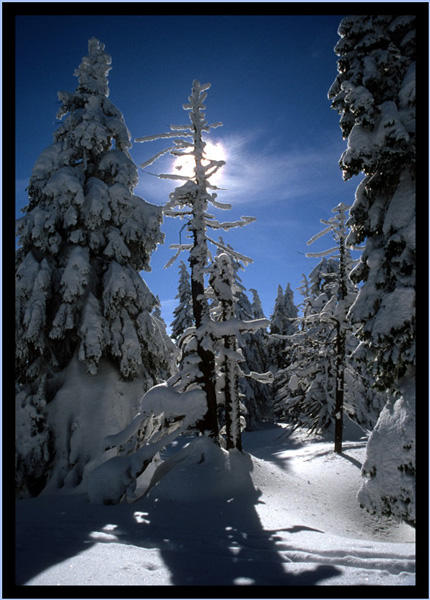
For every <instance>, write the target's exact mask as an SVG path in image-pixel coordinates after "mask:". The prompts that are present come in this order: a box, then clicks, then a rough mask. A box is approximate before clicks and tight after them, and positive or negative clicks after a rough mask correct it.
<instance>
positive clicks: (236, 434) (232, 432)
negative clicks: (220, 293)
mask: <svg viewBox="0 0 430 600" xmlns="http://www.w3.org/2000/svg"><path fill="white" fill-rule="evenodd" d="M224 347H225V348H226V349H227V350H230V349H233V350H235V349H236V342H235V340H234V338H232V337H231V336H226V337H225V338H224ZM224 362H225V367H224V368H225V389H224V397H225V429H226V446H227V450H231V449H232V448H237V449H238V450H240V451H242V435H241V431H240V401H239V386H238V376H237V364H236V362H235V360H234V359H232V358H229V357H228V356H227V357H226V358H225V361H224Z"/></svg>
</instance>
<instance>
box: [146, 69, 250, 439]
mask: <svg viewBox="0 0 430 600" xmlns="http://www.w3.org/2000/svg"><path fill="white" fill-rule="evenodd" d="M209 87H210V84H205V85H201V84H200V83H199V82H198V81H197V80H195V81H194V82H193V86H192V90H191V95H190V96H189V102H187V103H186V104H184V105H183V108H184V110H187V111H189V119H190V122H191V125H172V126H171V128H170V129H171V131H170V132H167V133H163V134H158V135H154V136H146V137H143V138H138V139H137V140H136V141H138V142H148V141H153V140H157V139H168V138H173V144H174V145H173V146H171V147H169V148H167V149H165V150H163V151H161V152H158V153H157V154H156V155H155V156H154V157H152V158H151V159H149V160H148V161H146V162H145V163H143V164H142V165H141V166H142V168H144V167H147V166H148V165H150V164H152V163H153V162H154V161H155V160H156V159H157V158H159V157H160V156H162V155H163V154H166V153H168V152H170V154H172V155H173V156H175V157H178V156H191V157H192V158H193V161H194V173H193V175H192V176H191V177H188V176H186V175H178V174H173V175H172V174H161V175H159V177H160V178H164V179H174V180H175V179H176V180H180V181H182V182H184V183H183V185H181V186H179V187H177V188H176V189H175V190H174V191H173V192H172V193H171V194H170V200H169V202H168V204H167V205H166V207H165V209H164V213H165V214H166V215H167V216H171V217H180V218H186V219H187V231H188V234H189V238H190V239H191V243H188V244H174V245H172V246H171V247H172V248H174V249H176V250H177V253H176V255H175V256H174V257H173V258H172V259H171V260H170V261H169V263H168V265H170V264H172V262H173V261H174V259H175V258H176V257H177V256H179V254H180V252H181V251H183V250H187V251H189V256H190V259H189V260H190V269H191V296H192V305H193V317H194V323H195V327H196V336H197V337H196V339H197V354H198V356H199V359H200V362H199V366H198V371H197V372H198V375H197V383H198V384H199V385H200V386H201V387H202V389H203V390H204V393H205V395H206V399H207V408H208V410H207V413H206V416H205V419H204V421H203V423H201V425H200V426H201V429H202V430H206V431H209V432H210V434H211V436H212V437H213V438H214V439H217V437H218V423H217V403H216V393H215V362H214V355H213V352H212V350H211V349H210V348H208V347H205V346H204V345H203V344H202V343H201V337H202V336H199V334H198V332H199V329H201V328H202V331H204V330H205V326H206V324H207V323H208V322H209V321H210V312H209V304H208V301H207V298H206V295H205V273H206V269H207V267H208V266H209V262H210V253H209V248H208V244H213V245H214V246H215V247H216V248H218V249H222V250H224V251H225V252H227V253H228V254H229V255H231V256H233V257H234V258H239V259H240V260H244V261H245V262H250V259H248V258H247V257H244V256H242V255H240V254H238V253H236V252H234V251H232V250H231V249H229V248H227V247H225V246H224V245H223V244H222V243H221V242H217V241H215V240H214V239H212V238H210V237H209V236H208V234H207V232H208V229H215V230H219V229H221V230H224V231H226V230H229V229H231V228H233V227H242V226H244V225H247V224H248V223H251V222H252V221H254V220H255V219H254V218H252V217H242V218H241V219H240V220H238V221H235V222H230V223H227V222H223V223H221V222H219V221H218V220H217V219H216V218H215V217H214V215H211V214H209V213H208V207H209V205H212V206H213V207H214V208H217V209H228V208H230V206H229V205H227V204H224V203H220V202H219V201H218V200H217V199H216V198H217V194H216V193H215V192H211V190H217V189H218V188H217V187H216V186H215V185H213V184H212V183H211V182H210V178H211V177H212V176H213V175H214V174H215V173H216V172H217V171H218V170H219V169H220V168H221V167H222V166H223V165H224V161H219V160H212V159H211V158H210V157H209V156H206V152H205V147H206V143H205V141H204V140H203V134H204V133H209V132H210V130H211V129H212V128H215V127H219V126H220V125H221V123H219V122H217V123H212V124H208V122H207V121H206V118H205V113H204V110H205V108H206V107H205V105H204V101H205V99H206V97H207V90H208V89H209ZM197 372H196V373H197Z"/></svg>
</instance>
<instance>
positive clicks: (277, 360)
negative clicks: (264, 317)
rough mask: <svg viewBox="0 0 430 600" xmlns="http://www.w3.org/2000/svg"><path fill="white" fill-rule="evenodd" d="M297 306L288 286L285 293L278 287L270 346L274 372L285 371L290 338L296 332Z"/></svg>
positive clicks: (271, 319)
mask: <svg viewBox="0 0 430 600" xmlns="http://www.w3.org/2000/svg"><path fill="white" fill-rule="evenodd" d="M297 315H298V310H297V306H296V305H295V304H294V294H293V290H292V289H291V287H290V284H289V283H288V284H287V287H286V288H285V292H284V291H283V289H282V286H281V285H279V286H278V295H277V297H276V300H275V306H274V308H273V314H272V315H271V317H270V334H271V335H270V338H269V344H268V353H269V361H270V364H271V366H272V369H273V370H275V371H276V370H277V369H283V368H285V367H286V364H287V362H288V346H289V342H288V336H290V335H293V333H294V332H295V331H296V318H297Z"/></svg>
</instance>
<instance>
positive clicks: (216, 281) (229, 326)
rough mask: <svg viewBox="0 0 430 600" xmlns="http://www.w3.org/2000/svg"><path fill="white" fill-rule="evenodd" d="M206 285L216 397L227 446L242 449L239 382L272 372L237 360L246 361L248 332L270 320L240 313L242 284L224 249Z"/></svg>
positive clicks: (262, 377)
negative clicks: (221, 410) (252, 368)
mask: <svg viewBox="0 0 430 600" xmlns="http://www.w3.org/2000/svg"><path fill="white" fill-rule="evenodd" d="M209 284H210V286H211V294H212V296H213V298H214V300H215V302H214V305H213V306H212V307H211V314H212V317H213V321H214V322H211V323H210V324H209V323H208V324H207V330H208V333H209V335H210V337H211V338H212V343H213V347H214V350H215V364H216V372H217V391H218V399H219V403H220V404H221V406H222V407H223V408H224V415H225V437H226V448H227V449H228V450H229V449H231V448H237V449H239V450H241V449H242V442H241V430H242V428H243V427H244V426H245V424H246V423H245V420H244V419H241V414H240V409H241V402H240V389H239V382H240V380H241V379H243V378H245V377H246V379H254V380H257V381H260V382H264V383H268V382H269V381H271V374H270V373H258V372H254V371H250V370H249V365H247V367H248V368H247V369H246V371H247V372H246V373H245V372H244V371H243V370H242V369H241V367H240V366H239V363H246V358H245V356H244V352H243V350H244V349H245V348H247V342H248V339H249V336H250V334H251V333H254V332H256V331H258V330H259V329H260V328H262V327H267V325H268V324H269V321H268V320H267V319H257V320H245V319H244V318H243V315H241V314H240V313H241V312H243V311H241V310H240V309H239V310H236V307H237V305H238V303H239V298H240V296H241V294H243V291H242V287H243V286H241V285H237V275H236V273H235V268H234V265H233V261H232V259H231V256H229V255H228V254H226V253H225V252H222V253H219V254H218V255H217V256H216V257H215V258H214V261H213V264H212V265H211V267H210V271H209ZM242 302H243V298H242ZM242 408H245V407H242Z"/></svg>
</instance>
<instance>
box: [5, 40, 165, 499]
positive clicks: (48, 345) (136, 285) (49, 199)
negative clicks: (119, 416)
mask: <svg viewBox="0 0 430 600" xmlns="http://www.w3.org/2000/svg"><path fill="white" fill-rule="evenodd" d="M110 64H111V58H110V56H109V55H108V54H107V53H106V52H105V50H104V45H103V44H101V43H100V42H99V41H98V40H96V39H95V38H92V39H90V40H89V43H88V56H86V57H84V58H83V59H82V62H81V65H80V67H79V68H78V69H77V70H76V71H75V76H76V77H78V80H79V84H78V87H77V89H76V92H75V93H68V92H59V99H60V102H61V107H60V109H59V111H58V115H57V117H58V119H59V120H60V121H59V123H58V126H57V129H56V131H55V133H54V141H53V144H52V145H51V146H49V147H48V148H47V149H46V150H44V151H43V152H42V154H41V155H40V157H39V158H38V160H37V161H36V163H35V165H34V168H33V171H32V174H31V178H30V183H29V187H28V195H29V203H28V205H27V207H26V208H25V209H24V211H23V212H24V213H25V214H24V216H23V217H22V218H21V219H20V220H19V222H18V226H17V233H18V236H19V247H18V250H17V253H16V372H17V381H18V387H19V394H18V399H17V410H18V412H21V411H23V414H20V416H19V422H20V423H21V424H23V422H24V421H25V419H27V420H28V424H27V426H25V428H24V429H26V430H28V431H30V430H31V431H33V432H36V433H33V434H32V436H31V438H32V439H31V443H30V441H29V440H28V436H23V435H19V436H18V438H17V465H18V479H19V482H18V484H19V487H20V488H21V489H24V487H25V483H24V480H26V479H28V478H32V475H31V472H32V470H33V469H34V471H35V472H36V471H37V473H40V474H42V473H43V476H42V475H40V477H39V476H38V477H37V479H39V480H40V481H39V484H38V485H37V486H36V487H38V488H40V487H43V482H44V481H46V478H47V477H48V476H49V473H50V468H51V466H52V465H51V462H52V460H54V457H53V454H52V452H53V448H55V440H56V439H61V437H62V436H63V435H65V432H60V431H58V430H57V425H58V423H56V422H55V420H53V418H52V415H51V416H49V415H48V413H49V411H50V408H49V407H50V403H51V402H52V401H53V399H54V398H55V395H56V394H57V393H58V390H59V389H60V388H61V387H62V386H63V385H66V384H67V377H68V371H67V369H68V366H69V365H70V364H71V362H72V361H73V360H75V359H77V360H79V362H80V363H81V364H82V366H83V367H84V369H83V371H84V372H85V371H86V372H87V373H89V374H92V375H95V374H96V373H97V371H98V369H99V366H100V364H101V361H102V359H107V360H108V361H109V362H110V364H111V365H112V369H114V371H115V373H116V376H117V377H121V378H123V379H127V380H132V379H135V378H138V379H140V380H141V388H142V392H143V391H145V389H147V388H148V387H150V386H151V385H153V384H154V383H156V382H158V381H159V380H160V378H164V377H166V376H169V375H170V373H171V369H172V360H173V357H174V353H175V349H174V345H173V344H172V342H171V340H170V339H169V338H168V336H167V334H166V332H165V329H164V327H163V326H162V324H161V323H160V322H159V321H158V320H157V319H155V318H153V317H152V316H151V312H152V309H153V307H154V306H155V304H156V299H155V297H154V296H153V294H152V293H151V291H150V290H149V289H148V287H147V285H146V284H145V282H144V280H143V279H142V277H141V276H140V274H139V273H140V271H142V270H146V271H148V270H150V267H149V260H150V256H151V253H152V252H153V251H154V249H155V248H156V246H157V244H159V243H161V242H163V234H162V233H161V231H160V224H161V220H162V209H161V208H160V207H157V206H154V205H151V204H149V203H147V202H146V201H145V200H143V199H142V198H139V197H137V196H135V195H134V193H133V190H134V187H135V186H136V184H137V179H138V175H137V167H136V165H135V164H134V163H133V161H132V159H131V157H130V154H129V148H130V147H131V142H130V135H129V132H128V130H127V128H126V126H125V123H124V119H123V116H122V114H121V112H120V111H119V110H118V109H117V108H116V107H115V106H114V105H113V104H112V103H111V102H110V100H109V99H108V93H109V89H108V80H107V74H108V72H109V70H110V68H111V67H110ZM100 409H102V407H100ZM48 421H49V422H50V425H49V427H48V424H47V423H48ZM83 426H84V427H85V425H83ZM24 429H22V428H21V431H23V430H24ZM53 444H54V446H53ZM29 445H30V446H32V449H31V450H30V449H29ZM42 446H43V448H44V450H43V452H42V451H41V450H40V448H41V447H42ZM48 447H49V448H51V450H50V451H48V450H47V449H48ZM38 448H39V449H38ZM54 453H55V450H54ZM36 455H40V456H43V457H44V459H43V465H44V466H42V464H41V463H40V462H38V464H37V465H36V462H35V459H34V458H32V456H36ZM24 473H26V475H24ZM27 487H28V486H27ZM33 487H34V486H33Z"/></svg>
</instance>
